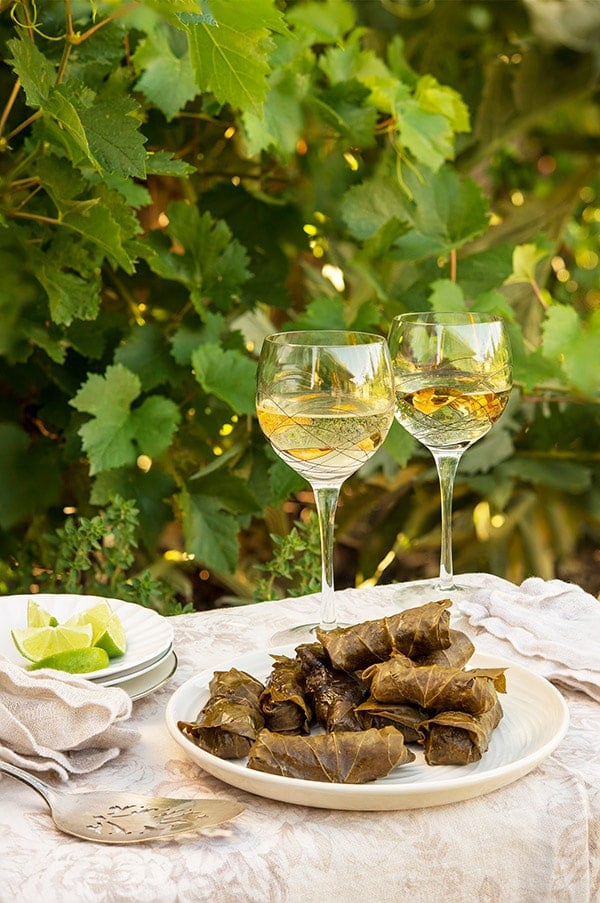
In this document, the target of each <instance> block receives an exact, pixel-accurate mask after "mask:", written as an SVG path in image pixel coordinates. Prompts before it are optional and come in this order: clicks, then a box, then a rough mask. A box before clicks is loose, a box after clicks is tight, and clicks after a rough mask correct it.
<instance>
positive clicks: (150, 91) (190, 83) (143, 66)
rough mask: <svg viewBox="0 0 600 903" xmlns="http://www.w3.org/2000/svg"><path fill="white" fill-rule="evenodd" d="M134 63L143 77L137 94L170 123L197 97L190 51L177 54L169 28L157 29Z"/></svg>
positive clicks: (141, 47)
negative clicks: (144, 98)
mask: <svg viewBox="0 0 600 903" xmlns="http://www.w3.org/2000/svg"><path fill="white" fill-rule="evenodd" d="M208 24H216V23H208ZM177 50H179V48H177ZM133 63H134V65H135V67H136V70H137V71H138V73H140V75H139V78H138V80H137V84H136V87H137V90H138V91H141V92H142V94H143V95H144V97H146V99H147V100H148V101H149V102H150V103H152V104H154V105H155V106H156V107H158V109H159V110H161V111H162V112H163V113H164V114H165V117H166V119H167V121H169V122H170V121H171V120H172V119H173V117H174V116H175V114H176V113H178V112H179V110H182V109H183V108H184V107H185V105H186V103H188V101H190V100H192V99H193V98H194V97H195V96H196V93H197V91H198V88H197V87H196V82H195V80H194V73H193V70H192V64H191V62H190V57H189V53H188V51H187V47H186V48H185V53H181V52H176V49H175V48H174V47H173V46H172V45H171V41H170V40H169V31H167V28H166V27H164V28H156V29H155V30H154V31H153V33H152V34H150V35H148V36H147V37H146V38H145V39H144V40H143V41H141V42H140V44H139V45H138V47H137V49H136V51H135V53H134V55H133Z"/></svg>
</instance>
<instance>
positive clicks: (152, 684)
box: [113, 650, 178, 701]
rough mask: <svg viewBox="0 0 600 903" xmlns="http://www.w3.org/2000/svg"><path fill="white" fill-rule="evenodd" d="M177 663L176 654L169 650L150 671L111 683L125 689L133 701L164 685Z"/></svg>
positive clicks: (174, 670) (172, 673)
mask: <svg viewBox="0 0 600 903" xmlns="http://www.w3.org/2000/svg"><path fill="white" fill-rule="evenodd" d="M177 665H178V661H177V656H176V655H175V653H174V652H173V651H172V650H171V652H169V654H168V655H166V656H165V657H164V658H163V659H161V660H160V662H159V663H158V665H155V666H154V668H152V669H151V670H150V671H146V672H145V673H144V674H142V675H137V674H135V675H133V677H129V678H127V679H126V680H123V681H122V682H121V683H118V684H113V686H117V687H120V688H121V689H122V690H125V692H126V693H129V695H130V696H131V698H132V699H133V700H134V701H135V700H136V699H142V698H143V697H144V696H148V695H149V694H150V693H154V691H155V690H158V689H159V687H162V686H164V684H166V683H167V682H168V681H169V680H170V679H171V678H172V677H173V675H174V674H175V672H176V671H177Z"/></svg>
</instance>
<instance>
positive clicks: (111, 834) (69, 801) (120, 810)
mask: <svg viewBox="0 0 600 903" xmlns="http://www.w3.org/2000/svg"><path fill="white" fill-rule="evenodd" d="M0 771H2V772H4V774H8V775H10V776H11V777H13V778H16V779H17V780H18V781H23V783H24V784H29V786H30V787H33V789H34V790H37V792H38V793H39V794H40V795H41V796H43V798H44V799H45V801H46V802H47V804H48V806H49V807H50V812H51V815H52V818H53V820H54V824H55V825H56V827H57V828H58V829H59V830H60V831H64V832H65V833H66V834H73V835H74V836H75V837H81V838H83V839H84V840H95V841H96V842H97V843H139V842H140V841H142V840H154V839H156V838H161V837H162V838H164V837H171V836H172V835H174V834H182V833H184V832H189V831H198V830H201V829H202V828H208V827H212V826H213V825H218V824H221V822H224V821H229V819H230V818H234V817H235V816H236V815H239V814H240V812H243V811H244V808H245V807H244V806H242V805H241V804H240V803H236V802H235V800H227V799H225V800H220V799H210V800H206V799H205V800H179V799H170V798H167V797H159V796H142V795H140V794H138V793H129V792H128V791H126V792H116V793H113V792H112V791H109V790H98V791H91V792H89V793H63V792H62V791H59V790H55V789H54V788H53V787H50V786H48V784H45V783H44V781H40V779H39V778H37V777H35V776H34V775H32V774H29V772H27V771H23V770H22V769H21V768H17V767H16V765H9V764H8V762H2V761H0Z"/></svg>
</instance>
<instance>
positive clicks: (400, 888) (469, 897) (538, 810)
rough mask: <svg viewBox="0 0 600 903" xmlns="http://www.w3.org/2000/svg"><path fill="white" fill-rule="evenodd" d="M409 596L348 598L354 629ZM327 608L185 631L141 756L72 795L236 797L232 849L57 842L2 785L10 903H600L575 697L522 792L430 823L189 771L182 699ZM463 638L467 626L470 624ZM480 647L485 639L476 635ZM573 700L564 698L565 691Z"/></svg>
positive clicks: (446, 811)
mask: <svg viewBox="0 0 600 903" xmlns="http://www.w3.org/2000/svg"><path fill="white" fill-rule="evenodd" d="M396 589H397V588H396V587H380V588H375V589H369V590H346V591H344V592H341V593H339V594H338V600H339V611H340V615H341V617H342V618H343V619H345V620H346V621H360V620H366V619H368V618H374V617H380V616H382V615H384V614H388V613H390V612H392V611H394V610H396V609H395V606H394V594H395V592H396ZM316 612H317V601H316V597H306V598H302V599H295V600H287V601H285V602H270V603H262V604H259V605H252V606H248V607H243V608H236V609H221V610H217V611H212V612H206V613H196V614H191V615H182V616H180V617H177V618H174V619H173V626H174V631H175V649H176V652H177V655H178V657H179V668H178V671H177V673H176V675H175V676H174V678H173V679H172V680H171V682H170V683H169V684H168V685H167V686H165V687H163V688H162V689H160V690H158V691H157V692H155V693H154V694H152V695H150V696H147V697H145V698H144V699H141V700H139V701H138V702H136V703H135V704H134V712H133V724H134V725H135V726H136V727H137V728H139V730H140V731H141V741H140V743H139V744H138V745H137V746H135V747H133V748H132V749H131V750H127V751H125V752H123V753H122V754H121V755H120V756H119V757H118V758H117V759H115V760H113V761H112V762H110V763H108V764H107V765H105V766H104V767H103V768H102V769H100V770H99V771H96V772H93V773H91V774H89V775H83V776H79V777H76V778H72V779H71V780H70V782H69V785H68V786H67V788H66V789H68V790H69V791H75V790H96V789H106V788H114V789H116V790H125V789H130V790H136V791H138V792H147V793H149V794H158V795H162V796H179V797H182V796H189V797H193V796H198V797H202V796H207V795H208V796H213V795H216V796H222V797H234V798H236V799H239V800H241V801H243V803H244V804H245V805H246V807H247V808H246V810H245V812H243V813H242V815H240V816H239V817H238V818H237V819H235V820H234V821H233V822H231V823H230V824H229V825H228V826H227V834H226V836H215V837H192V838H190V837H189V836H187V837H185V838H179V839H174V840H171V841H169V842H166V841H157V842H153V843H146V844H136V845H132V846H109V845H102V844H94V843H89V842H86V841H82V840H78V839H76V838H73V837H69V836H67V835H64V834H60V833H58V832H57V831H56V830H55V829H54V827H53V825H52V822H51V820H50V817H49V812H48V809H47V806H46V804H45V803H44V802H43V800H42V799H41V798H40V797H38V796H37V794H36V793H35V792H34V791H33V790H31V789H29V788H28V787H26V786H24V785H23V784H21V783H18V782H16V781H14V780H12V779H10V778H8V777H3V778H2V779H1V780H0V901H2V903H21V901H23V903H25V901H27V903H41V901H43V903H53V901H56V903H85V901H90V903H100V901H106V903H109V901H111V903H113V901H123V903H136V901H140V903H141V901H144V903H152V901H156V903H171V901H185V903H191V901H211V903H230V901H231V903H233V901H235V903H240V901H252V903H280V901H281V903H301V901H302V903H311V901H315V903H317V901H318V903H324V901H329V900H332V901H336V903H355V901H356V903H359V901H360V903H363V901H365V900H369V901H371V903H379V901H382V903H383V901H405V900H406V901H408V900H410V901H417V903H418V901H424V903H434V901H436V903H437V901H440V900H443V901H444V903H475V901H477V903H479V901H490V903H494V901H497V903H563V901H565V903H566V901H572V903H587V901H590V903H591V901H594V903H597V901H598V900H599V899H600V706H599V705H598V704H597V703H595V702H593V701H592V700H590V699H589V697H587V696H585V695H583V694H581V693H572V692H568V693H564V695H565V696H566V698H567V700H568V705H569V710H570V718H571V721H570V727H569V730H568V733H567V736H566V737H565V738H564V740H563V741H562V742H561V744H560V746H559V747H558V749H557V750H556V751H555V752H554V754H553V755H552V756H551V757H550V758H548V759H546V760H545V761H544V762H543V763H542V764H541V765H540V766H538V767H537V768H536V769H535V770H534V771H533V772H531V773H530V774H528V775H526V776H525V777H524V778H521V779H520V780H519V781H517V782H515V783H514V784H511V785H510V786H508V787H505V788H502V789H500V790H497V791H495V792H493V793H491V794H488V795H486V796H483V797H480V798H478V799H474V800H469V801H465V802H459V803H454V804H452V805H446V806H441V807H438V808H432V809H422V810H410V811H395V812H347V811H331V810H323V809H316V808H308V807H303V806H293V805H287V804H284V803H278V802H274V801H271V800H268V799H263V798H261V797H257V796H253V795H250V794H247V793H245V792H244V791H241V790H236V789H235V788H231V787H228V786H226V785H224V784H222V783H221V782H220V781H218V780H217V779H216V778H212V777H210V776H209V775H207V774H206V773H204V772H203V771H202V770H201V769H200V768H199V767H198V766H197V765H196V764H195V763H194V762H193V761H191V760H190V759H188V758H187V757H186V756H185V754H184V752H183V750H182V749H181V747H180V746H179V745H178V744H177V743H175V741H174V740H173V739H172V738H171V736H170V735H169V733H168V731H167V729H166V727H165V722H164V712H165V707H166V705H167V702H168V700H169V698H170V696H171V694H172V693H173V691H174V689H175V688H176V687H177V686H178V685H180V684H181V683H183V682H184V681H185V680H187V679H188V678H189V677H190V676H192V675H193V674H194V673H195V672H197V671H200V670H203V669H205V668H212V667H213V666H217V665H219V664H221V663H222V662H223V661H226V660H229V659H230V658H232V657H233V656H235V655H237V654H244V653H247V652H250V651H253V650H257V649H260V648H266V647H267V646H268V645H269V638H270V637H271V635H272V633H273V631H274V630H276V629H280V628H283V627H287V626H291V625H292V624H294V623H302V622H303V621H306V620H307V618H308V620H311V619H313V618H315V617H316ZM452 624H453V626H456V627H463V626H464V625H463V624H461V623H460V619H457V617H456V614H453V615H452ZM471 635H473V632H472V631H471ZM563 692H564V691H563Z"/></svg>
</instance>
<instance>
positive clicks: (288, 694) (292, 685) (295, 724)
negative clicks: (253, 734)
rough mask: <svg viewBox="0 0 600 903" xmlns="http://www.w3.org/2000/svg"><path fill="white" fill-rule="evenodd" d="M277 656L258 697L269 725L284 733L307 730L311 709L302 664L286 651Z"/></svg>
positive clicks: (273, 729) (272, 728)
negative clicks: (288, 655)
mask: <svg viewBox="0 0 600 903" xmlns="http://www.w3.org/2000/svg"><path fill="white" fill-rule="evenodd" d="M274 659H275V661H274V664H273V667H272V669H271V673H270V674H269V676H268V678H267V682H266V684H265V688H264V690H263V691H262V693H261V695H260V697H259V702H260V707H261V710H262V713H263V715H264V717H265V722H266V726H267V727H268V729H269V730H271V731H278V732H279V733H283V734H308V733H309V732H310V723H311V720H312V711H311V708H310V706H309V704H308V701H307V699H306V696H305V688H304V680H303V676H302V665H301V663H300V662H299V661H298V659H294V658H288V657H287V656H285V655H278V656H274Z"/></svg>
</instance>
